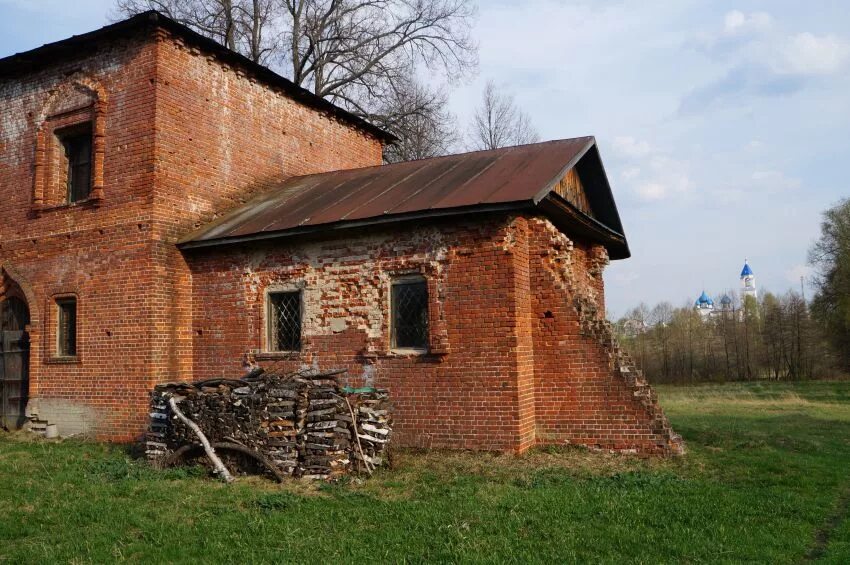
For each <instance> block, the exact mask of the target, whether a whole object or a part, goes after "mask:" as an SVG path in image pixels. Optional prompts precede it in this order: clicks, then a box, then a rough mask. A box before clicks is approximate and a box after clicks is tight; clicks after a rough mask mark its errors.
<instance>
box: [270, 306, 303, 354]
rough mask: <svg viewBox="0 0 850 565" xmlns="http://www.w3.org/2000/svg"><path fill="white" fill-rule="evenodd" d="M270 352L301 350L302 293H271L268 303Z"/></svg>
mask: <svg viewBox="0 0 850 565" xmlns="http://www.w3.org/2000/svg"><path fill="white" fill-rule="evenodd" d="M268 304H269V305H268V320H269V328H268V332H269V340H268V341H269V350H270V351H300V350H301V292H300V291H293V292H271V293H269V303H268Z"/></svg>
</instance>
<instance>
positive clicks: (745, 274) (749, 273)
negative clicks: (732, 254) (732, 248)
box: [741, 261, 753, 278]
mask: <svg viewBox="0 0 850 565" xmlns="http://www.w3.org/2000/svg"><path fill="white" fill-rule="evenodd" d="M752 274H753V270H752V269H750V264H749V263H747V262H746V261H744V269H743V270H742V271H741V278H744V277H749V276H752Z"/></svg>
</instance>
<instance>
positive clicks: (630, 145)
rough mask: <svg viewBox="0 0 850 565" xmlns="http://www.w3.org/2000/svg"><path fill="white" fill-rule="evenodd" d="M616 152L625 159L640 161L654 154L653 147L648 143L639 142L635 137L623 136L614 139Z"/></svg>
mask: <svg viewBox="0 0 850 565" xmlns="http://www.w3.org/2000/svg"><path fill="white" fill-rule="evenodd" d="M614 150H615V151H617V152H618V153H619V154H621V155H623V156H624V157H629V158H632V159H640V158H641V157H646V156H647V155H649V154H650V153H651V152H652V147H650V145H649V143H647V142H646V141H638V140H636V139H635V138H634V137H631V136H628V135H621V136H617V137H615V138H614Z"/></svg>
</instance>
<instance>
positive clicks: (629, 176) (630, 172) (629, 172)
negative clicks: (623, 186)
mask: <svg viewBox="0 0 850 565" xmlns="http://www.w3.org/2000/svg"><path fill="white" fill-rule="evenodd" d="M639 176H640V167H629V168H628V169H626V170H624V171H623V172H622V173H620V178H621V179H623V180H634V179H636V178H638V177H639Z"/></svg>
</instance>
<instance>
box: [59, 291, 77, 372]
mask: <svg viewBox="0 0 850 565" xmlns="http://www.w3.org/2000/svg"><path fill="white" fill-rule="evenodd" d="M56 306H57V310H58V316H57V329H56V353H57V355H59V356H60V357H73V356H74V355H76V354H77V299H76V298H60V299H58V300H57V301H56Z"/></svg>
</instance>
